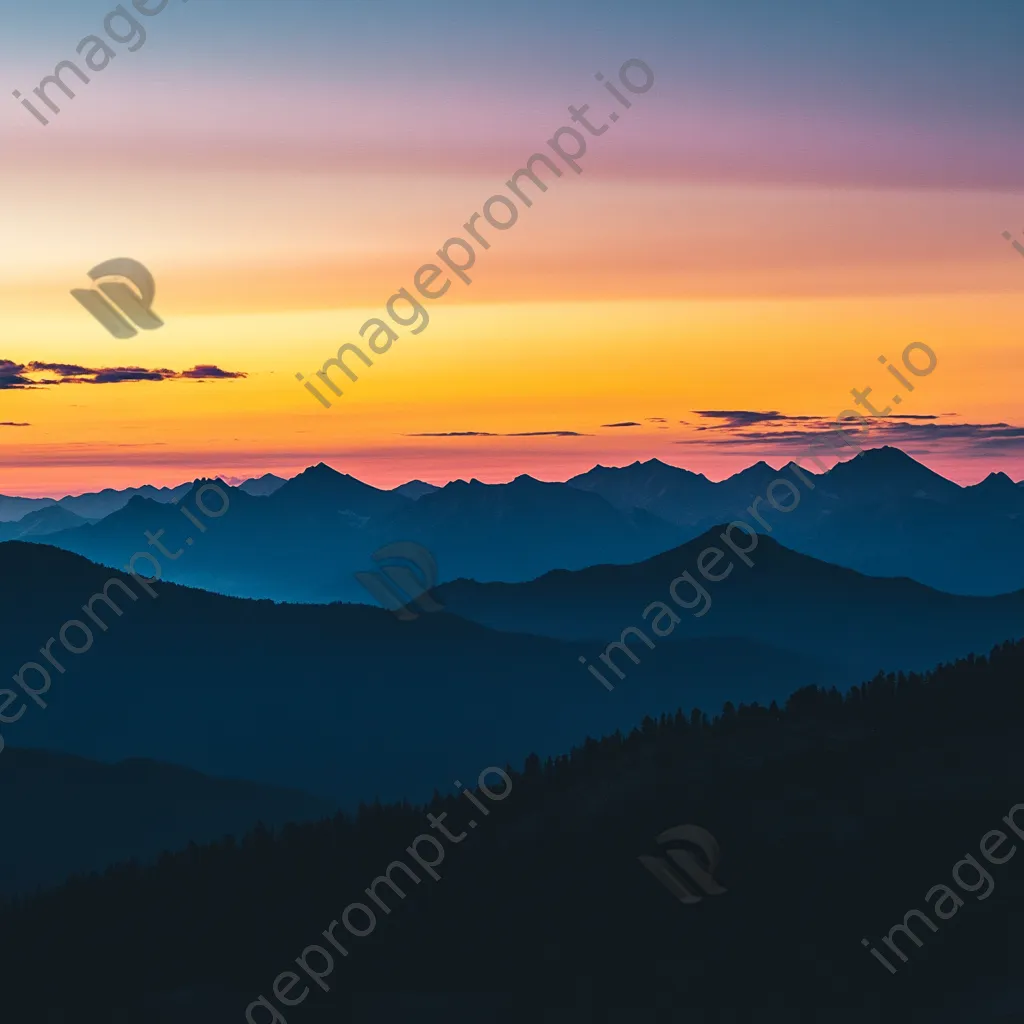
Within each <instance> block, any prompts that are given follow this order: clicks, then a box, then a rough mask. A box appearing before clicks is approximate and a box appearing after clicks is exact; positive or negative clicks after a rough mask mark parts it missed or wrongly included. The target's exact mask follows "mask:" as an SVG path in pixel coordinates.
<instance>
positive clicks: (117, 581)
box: [0, 481, 231, 753]
mask: <svg viewBox="0 0 1024 1024" xmlns="http://www.w3.org/2000/svg"><path fill="white" fill-rule="evenodd" d="M210 491H214V492H216V494H217V496H218V497H219V498H220V499H221V501H222V502H223V505H222V506H221V508H220V509H212V508H208V507H207V503H206V501H205V500H204V496H205V495H206V494H207V493H209V492H210ZM189 494H194V496H195V503H196V508H197V509H198V511H199V512H201V513H202V514H203V515H204V516H205V517H206V518H207V519H219V518H220V517H221V516H222V515H224V513H225V512H227V510H228V506H229V505H230V503H231V502H230V499H229V498H228V495H227V492H226V491H225V490H224V488H223V487H218V486H217V484H215V483H212V482H209V481H208V482H206V483H203V484H201V485H200V486H199V487H197V488H195V489H194V490H193V491H190V492H189ZM188 496H189V495H185V497H183V498H182V499H181V502H180V503H179V504H178V506H177V507H178V511H179V512H180V513H181V514H182V515H183V516H185V518H186V519H188V520H189V522H190V523H192V524H193V526H195V528H196V529H197V530H198V531H199V532H200V533H206V531H207V529H208V528H207V527H206V526H204V525H203V523H202V520H200V519H197V518H196V517H195V516H194V515H193V514H192V512H191V511H189V509H188V507H187V506H186V505H185V498H187V497H188ZM166 532H167V531H166V530H163V529H160V530H157V532H156V533H150V531H149V530H146V531H144V535H145V537H146V541H147V543H148V545H149V547H155V548H157V549H158V550H159V551H160V553H161V554H162V555H164V556H165V557H167V558H170V559H171V560H172V561H175V560H177V559H178V558H180V557H181V555H182V554H183V553H184V551H185V549H184V548H179V549H178V550H177V551H176V552H171V551H168V550H167V548H166V547H164V545H163V543H162V542H161V540H160V538H161V537H162V536H163V535H164V534H165V533H166ZM185 543H186V545H188V546H189V547H191V546H192V544H193V543H195V539H194V538H193V537H187V538H186V539H185ZM139 559H148V560H149V562H150V563H151V567H152V569H153V574H152V575H151V576H143V575H142V574H141V573H140V572H138V570H137V569H136V568H135V563H136V561H137V560H139ZM124 572H126V573H128V574H129V575H130V576H131V578H132V579H133V580H134V581H135V582H136V583H137V584H138V586H140V587H141V588H142V589H143V590H145V591H146V593H147V594H149V596H150V597H152V598H154V599H155V598H157V597H159V596H160V595H159V594H158V593H157V592H156V591H155V590H154V589H153V588H152V586H151V584H153V583H156V582H157V581H158V580H160V579H162V578H163V568H162V567H161V565H160V561H159V559H158V558H157V557H156V556H155V555H152V554H150V553H149V552H148V551H136V552H135V554H133V555H132V557H131V558H130V559H129V561H128V564H127V565H126V566H125V567H124ZM113 587H117V588H118V591H119V593H118V595H117V596H118V597H119V598H121V599H122V600H123V599H124V598H125V597H128V598H130V599H131V601H133V602H135V601H138V599H139V598H138V595H137V594H136V593H135V591H133V590H132V589H131V588H130V587H129V586H128V584H127V583H125V581H124V580H123V579H121V578H120V577H119V576H111V577H110V579H108V580H107V581H106V583H104V584H103V587H102V588H101V589H100V590H99V591H98V592H97V593H95V594H93V595H92V596H91V597H90V598H89V600H88V601H86V603H85V604H83V605H82V611H83V612H85V614H86V615H87V616H88V617H89V619H90V620H91V621H92V622H93V624H94V625H96V626H97V627H99V629H100V631H101V632H103V633H106V632H107V630H108V628H109V627H108V626H107V624H106V623H105V622H104V621H103V619H101V618H100V617H99V615H97V613H96V609H95V606H96V604H97V602H99V601H102V602H103V604H104V605H106V608H107V610H108V612H113V613H114V614H115V615H116V616H117V617H118V618H121V616H122V615H123V614H124V612H123V611H122V610H121V607H120V605H118V604H117V602H116V601H115V600H114V599H113V598H112V597H111V589H112V588H113ZM72 629H73V630H75V631H76V636H77V634H81V636H82V637H83V639H84V643H82V644H78V645H76V644H73V643H72V642H71V637H70V635H69V634H70V632H71V630H72ZM58 637H59V638H60V643H61V646H62V647H63V648H64V650H66V651H67V652H68V653H69V654H75V655H80V654H85V653H86V651H89V650H91V649H92V646H93V643H94V641H95V636H94V634H93V631H92V630H91V629H90V628H89V626H87V625H86V623H85V622H83V621H82V620H81V619H68V620H67V621H66V622H65V623H64V625H62V626H61V627H60V629H59V630H58V631H57V636H56V637H53V636H51V637H50V638H49V640H47V641H46V643H45V644H44V645H43V646H42V647H40V648H39V653H40V654H41V655H42V656H43V658H44V659H45V661H46V662H47V663H48V665H49V666H50V667H52V668H54V669H56V670H57V672H59V673H60V674H61V675H64V674H65V672H67V669H66V668H65V667H64V665H63V663H62V662H61V661H58V659H57V658H56V657H54V655H53V653H52V650H51V648H52V647H53V646H54V644H56V643H57V639H58ZM65 660H67V659H65ZM26 673H31V678H32V679H34V680H38V683H39V685H38V686H31V685H29V682H28V681H26V679H25V675H26ZM11 678H12V679H13V680H14V682H15V683H16V684H17V685H18V686H19V687H20V688H21V690H22V691H24V693H25V696H26V697H28V698H30V699H31V700H32V701H33V703H35V704H36V705H37V706H38V707H40V708H42V709H43V710H44V711H45V710H46V708H47V707H48V705H47V702H46V701H45V700H43V694H44V693H48V692H49V690H50V686H51V684H52V680H51V677H50V669H49V668H47V667H45V666H44V665H42V664H41V663H40V662H36V661H26V662H25V663H24V664H23V665H22V666H21V668H20V669H18V671H17V672H15V673H14V675H13V676H12V677H11ZM5 696H6V699H4V698H5ZM22 699H23V698H22V697H21V696H20V695H19V694H17V693H15V691H14V690H9V689H2V690H0V701H2V703H0V723H3V724H4V725H10V724H12V723H13V722H17V721H18V720H19V719H20V718H21V717H22V716H23V715H24V714H25V712H26V711H27V710H28V706H29V705H28V702H27V701H26V702H25V703H24V704H23V705H22V706H21V707H20V708H19V709H18V712H17V714H15V715H8V714H7V713H6V712H7V709H8V708H9V707H10V706H11V704H13V703H14V702H15V701H18V700H22ZM4 747H5V742H4V738H3V736H2V735H0V753H2V752H3V749H4Z"/></svg>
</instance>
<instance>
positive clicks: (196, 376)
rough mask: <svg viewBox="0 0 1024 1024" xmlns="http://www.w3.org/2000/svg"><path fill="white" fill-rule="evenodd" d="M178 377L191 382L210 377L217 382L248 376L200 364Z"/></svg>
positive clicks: (184, 371)
mask: <svg viewBox="0 0 1024 1024" xmlns="http://www.w3.org/2000/svg"><path fill="white" fill-rule="evenodd" d="M179 376H181V377H189V378H190V379H192V380H202V379H205V378H212V377H215V378H217V379H218V380H227V379H230V378H237V377H246V376H248V374H245V373H233V372H232V371H231V370H222V369H221V368H220V367H219V366H208V365H206V364H201V365H199V366H193V367H192V369H191V370H183V371H182V372H181V373H180V374H179Z"/></svg>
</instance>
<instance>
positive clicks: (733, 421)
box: [693, 409, 822, 430]
mask: <svg viewBox="0 0 1024 1024" xmlns="http://www.w3.org/2000/svg"><path fill="white" fill-rule="evenodd" d="M693 413H694V415H695V416H700V417H701V418H702V419H706V420H725V421H726V422H725V423H719V424H716V425H715V426H713V427H698V428H697V429H698V430H728V429H730V428H736V427H750V426H753V425H754V424H755V423H786V422H789V423H806V422H812V421H815V420H818V421H820V420H821V419H822V417H821V416H785V415H783V414H782V413H781V412H779V411H778V410H777V409H771V410H770V411H768V412H753V411H752V410H749V409H694V410H693Z"/></svg>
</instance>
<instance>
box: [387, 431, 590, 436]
mask: <svg viewBox="0 0 1024 1024" xmlns="http://www.w3.org/2000/svg"><path fill="white" fill-rule="evenodd" d="M402 436H403V437H590V436H591V435H590V434H581V433H580V432H579V431H578V430H525V431H519V432H518V433H515V434H492V433H490V432H489V431H487V430H448V431H441V432H439V433H427V432H424V433H419V434H403V435H402Z"/></svg>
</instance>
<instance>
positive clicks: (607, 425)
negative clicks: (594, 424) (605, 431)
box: [601, 420, 642, 427]
mask: <svg viewBox="0 0 1024 1024" xmlns="http://www.w3.org/2000/svg"><path fill="white" fill-rule="evenodd" d="M601 426H602V427H639V426H642V424H640V423H634V422H633V421H632V420H627V421H626V422H624V423H602V424H601Z"/></svg>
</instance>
